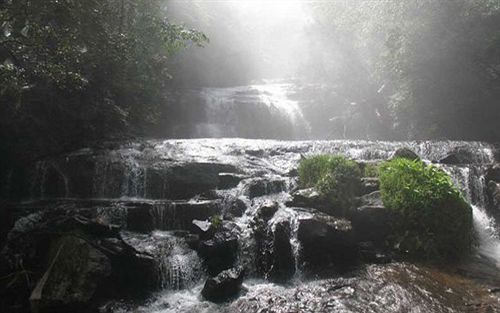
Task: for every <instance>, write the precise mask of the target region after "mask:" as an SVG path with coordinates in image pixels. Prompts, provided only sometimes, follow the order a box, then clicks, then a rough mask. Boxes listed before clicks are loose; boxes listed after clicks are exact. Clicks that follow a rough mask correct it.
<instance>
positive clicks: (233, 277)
mask: <svg viewBox="0 0 500 313" xmlns="http://www.w3.org/2000/svg"><path fill="white" fill-rule="evenodd" d="M243 277H244V271H243V269H241V268H232V269H228V270H225V271H223V272H221V273H219V274H218V275H217V276H216V277H210V278H208V279H207V281H206V282H205V286H204V287H203V290H202V291H201V294H202V296H203V297H204V298H205V299H207V300H209V301H212V302H224V301H227V300H230V299H231V298H233V297H235V296H237V295H238V293H239V292H240V290H241V284H242V283H243Z"/></svg>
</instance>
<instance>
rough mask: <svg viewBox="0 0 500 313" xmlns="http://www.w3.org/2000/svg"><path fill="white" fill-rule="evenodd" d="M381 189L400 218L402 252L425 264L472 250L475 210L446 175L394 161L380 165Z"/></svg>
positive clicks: (397, 240) (396, 237) (397, 239)
mask: <svg viewBox="0 0 500 313" xmlns="http://www.w3.org/2000/svg"><path fill="white" fill-rule="evenodd" d="M380 190H381V193H382V201H383V203H384V205H385V206H386V207H387V208H390V209H392V210H393V211H394V212H395V214H396V219H395V223H394V225H393V226H394V234H393V236H392V243H393V244H394V246H395V247H396V248H399V249H400V250H401V251H403V252H405V253H407V254H408V256H410V257H411V258H415V259H421V260H454V259H457V258H459V257H461V256H463V255H465V254H466V253H467V252H469V251H470V247H471V244H472V237H473V236H472V234H473V230H472V209H471V207H470V206H469V205H468V204H467V202H466V201H465V200H464V198H463V197H462V196H461V194H460V192H459V191H458V189H457V188H456V187H455V186H454V185H453V183H452V181H451V179H450V177H449V176H448V175H447V174H446V173H445V172H444V171H442V170H440V169H438V168H437V167H434V166H427V165H425V163H423V162H421V161H418V160H408V159H401V158H399V159H394V160H392V161H388V162H386V163H384V164H382V165H381V167H380Z"/></svg>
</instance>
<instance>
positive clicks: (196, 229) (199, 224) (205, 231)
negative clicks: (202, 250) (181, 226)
mask: <svg viewBox="0 0 500 313" xmlns="http://www.w3.org/2000/svg"><path fill="white" fill-rule="evenodd" d="M191 231H192V232H193V233H195V234H196V235H198V236H199V237H200V239H201V240H206V239H209V238H212V237H213V236H214V234H215V232H216V231H217V229H216V228H215V227H214V226H213V225H212V223H211V222H209V221H206V220H205V221H200V220H193V228H192V230H191Z"/></svg>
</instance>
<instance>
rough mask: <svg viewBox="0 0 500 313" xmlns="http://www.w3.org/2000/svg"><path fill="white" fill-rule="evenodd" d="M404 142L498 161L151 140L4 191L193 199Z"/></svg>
mask: <svg viewBox="0 0 500 313" xmlns="http://www.w3.org/2000/svg"><path fill="white" fill-rule="evenodd" d="M402 147H407V148H410V149H411V150H413V151H415V152H416V153H417V154H419V155H420V156H421V157H422V158H423V159H425V160H429V161H432V162H439V161H441V160H444V159H447V160H448V161H449V162H448V163H455V164H456V163H463V164H469V165H474V164H475V165H481V164H489V163H493V162H494V158H495V147H493V146H492V145H489V144H485V143H480V142H458V141H443V142H427V141H422V142H371V141H274V140H249V139H190V140H165V141H159V140H150V141H144V142H140V143H125V144H119V145H117V144H110V145H107V146H106V145H105V146H101V147H100V148H94V149H90V148H89V149H83V150H79V151H75V152H73V153H70V154H66V155H61V156H59V157H54V158H50V159H46V160H42V161H39V162H38V163H36V164H35V165H34V166H33V167H32V169H31V170H30V171H29V173H28V174H26V175H25V177H24V178H23V182H22V183H19V180H20V179H18V181H17V182H16V184H14V182H10V183H9V182H7V184H6V185H5V186H4V188H3V189H4V194H9V193H10V195H11V198H12V197H14V195H22V197H20V198H23V199H25V200H28V199H31V200H37V199H51V198H93V199H109V198H113V199H116V198H141V199H174V200H175V199H189V198H190V197H192V196H194V195H197V194H201V193H203V192H204V191H207V190H213V189H217V188H218V187H220V186H221V185H222V184H226V183H227V181H228V180H231V179H233V180H235V179H236V180H238V179H239V180H241V179H249V178H255V177H282V178H286V177H288V176H289V172H290V171H291V170H292V169H294V168H295V167H296V166H297V164H298V162H299V161H300V159H301V158H302V157H304V156H308V155H313V154H319V153H331V154H343V155H345V156H347V157H349V158H352V159H356V160H383V159H388V158H390V157H391V156H392V154H393V153H394V151H396V150H397V149H398V148H402ZM445 161H446V160H445ZM445 161H443V162H444V163H447V162H445ZM18 198H19V197H18Z"/></svg>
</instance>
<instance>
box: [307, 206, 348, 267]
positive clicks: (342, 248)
mask: <svg viewBox="0 0 500 313" xmlns="http://www.w3.org/2000/svg"><path fill="white" fill-rule="evenodd" d="M297 237H298V240H299V242H300V244H301V254H300V259H301V261H302V262H304V265H305V266H306V268H312V269H314V268H318V267H321V266H329V265H339V266H346V265H353V264H355V263H356V261H357V245H356V242H355V237H354V232H353V229H352V225H351V222H350V221H348V220H345V219H339V218H335V217H332V216H328V215H325V214H322V213H316V214H314V216H313V217H312V218H307V219H301V220H299V227H298V235H297Z"/></svg>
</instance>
